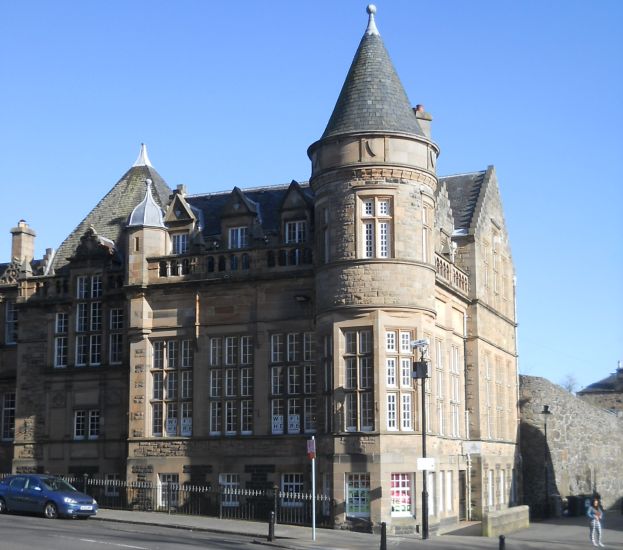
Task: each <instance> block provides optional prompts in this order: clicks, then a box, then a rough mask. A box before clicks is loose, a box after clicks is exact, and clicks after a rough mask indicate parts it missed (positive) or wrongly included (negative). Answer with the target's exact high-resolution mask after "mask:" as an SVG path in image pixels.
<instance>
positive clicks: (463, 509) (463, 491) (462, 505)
mask: <svg viewBox="0 0 623 550" xmlns="http://www.w3.org/2000/svg"><path fill="white" fill-rule="evenodd" d="M466 519H467V476H466V475H465V470H459V521H465V520H466Z"/></svg>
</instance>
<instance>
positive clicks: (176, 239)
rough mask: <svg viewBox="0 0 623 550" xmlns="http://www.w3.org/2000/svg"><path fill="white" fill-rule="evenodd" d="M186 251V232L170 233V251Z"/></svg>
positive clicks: (178, 252)
mask: <svg viewBox="0 0 623 550" xmlns="http://www.w3.org/2000/svg"><path fill="white" fill-rule="evenodd" d="M186 252H188V233H173V234H172V235H171V253H172V254H186Z"/></svg>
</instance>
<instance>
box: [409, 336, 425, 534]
mask: <svg viewBox="0 0 623 550" xmlns="http://www.w3.org/2000/svg"><path fill="white" fill-rule="evenodd" d="M411 346H412V347H413V349H419V350H420V360H419V361H416V363H415V369H414V371H413V378H415V379H420V380H421V381H422V459H423V460H424V465H425V464H426V388H425V383H426V378H428V361H427V352H428V340H425V339H424V340H413V341H412V342H411ZM427 477H428V472H427V470H426V469H425V467H424V469H422V539H423V540H425V539H427V538H428V489H427Z"/></svg>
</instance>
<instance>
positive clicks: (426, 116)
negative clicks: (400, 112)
mask: <svg viewBox="0 0 623 550" xmlns="http://www.w3.org/2000/svg"><path fill="white" fill-rule="evenodd" d="M413 112H414V113H415V117H416V118H417V121H418V122H419V123H420V128H422V132H424V135H425V136H426V137H427V138H428V139H431V133H430V125H431V122H432V121H433V117H432V116H431V115H430V113H427V112H426V111H425V110H424V105H416V106H415V107H414V108H413Z"/></svg>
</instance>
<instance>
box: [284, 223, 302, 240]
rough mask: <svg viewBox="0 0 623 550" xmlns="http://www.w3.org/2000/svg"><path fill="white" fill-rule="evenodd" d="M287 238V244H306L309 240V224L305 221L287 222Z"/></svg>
mask: <svg viewBox="0 0 623 550" xmlns="http://www.w3.org/2000/svg"><path fill="white" fill-rule="evenodd" d="M285 236H286V244H293V243H304V242H305V241H306V240H307V222H306V221H305V220H297V221H292V222H286V227H285Z"/></svg>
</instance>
